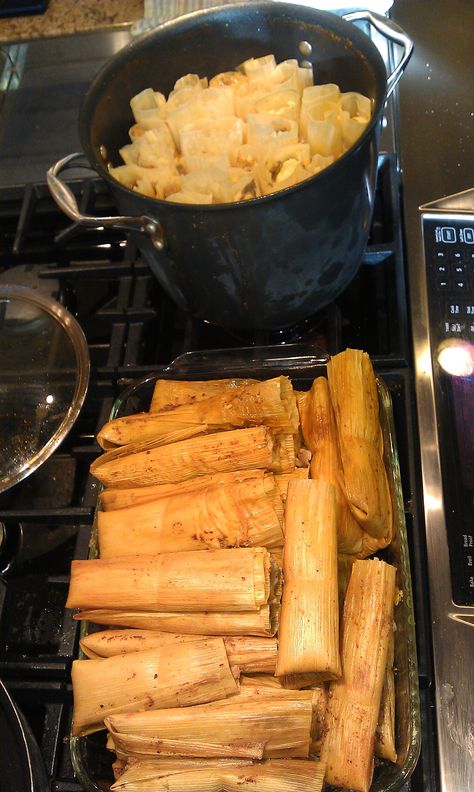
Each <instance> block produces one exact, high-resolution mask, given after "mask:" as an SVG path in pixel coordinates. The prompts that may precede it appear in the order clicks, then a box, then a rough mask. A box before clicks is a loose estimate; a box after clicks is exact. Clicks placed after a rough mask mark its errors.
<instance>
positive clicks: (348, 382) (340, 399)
mask: <svg viewBox="0 0 474 792" xmlns="http://www.w3.org/2000/svg"><path fill="white" fill-rule="evenodd" d="M327 373H328V381H329V389H330V392H331V400H332V404H333V407H334V414H335V417H336V424H337V430H338V437H339V444H340V449H341V461H342V469H343V475H344V490H345V493H346V497H347V499H348V502H349V506H350V508H351V511H352V513H353V515H354V517H355V518H356V520H357V521H358V523H359V524H360V525H361V527H362V528H363V529H364V530H365V531H366V532H367V533H368V534H370V536H372V537H374V538H376V539H381V540H382V541H383V542H384V543H385V546H386V545H388V544H389V543H390V541H391V537H392V503H391V496H390V489H389V485H388V479H387V473H386V470H385V466H384V462H383V438H382V431H381V427H380V421H379V405H378V393H377V384H376V380H375V375H374V371H373V368H372V363H371V361H370V358H369V356H368V354H367V353H366V352H362V351H360V350H357V349H346V351H345V352H341V353H340V354H339V355H335V356H334V357H332V358H331V359H330V360H329V362H328V365H327Z"/></svg>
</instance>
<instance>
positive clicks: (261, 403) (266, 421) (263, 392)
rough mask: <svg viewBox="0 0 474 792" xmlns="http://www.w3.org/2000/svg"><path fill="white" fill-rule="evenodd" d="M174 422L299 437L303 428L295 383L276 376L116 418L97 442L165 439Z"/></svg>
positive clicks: (105, 444) (182, 425) (106, 444)
mask: <svg viewBox="0 0 474 792" xmlns="http://www.w3.org/2000/svg"><path fill="white" fill-rule="evenodd" d="M173 422H176V425H177V427H178V428H179V429H182V428H184V429H185V428H187V427H188V426H189V425H192V424H206V425H207V426H208V428H209V431H216V430H217V431H218V430H223V429H233V428H234V429H235V428H243V427H245V426H260V425H265V426H270V427H272V428H273V429H274V430H275V431H279V432H289V433H291V434H295V433H296V432H297V431H298V428H299V417H298V411H297V409H296V400H295V397H294V395H293V394H292V386H291V383H290V381H289V379H288V377H275V378H274V379H271V380H266V381H264V382H256V383H253V384H250V385H246V386H243V387H239V388H234V389H231V390H226V391H223V392H222V393H219V394H218V395H216V396H211V397H210V398H208V399H204V400H203V401H193V402H189V403H188V404H184V405H180V406H179V407H173V408H171V409H169V408H164V409H163V410H161V411H159V412H152V413H136V414H135V415H127V416H124V417H122V418H114V419H113V420H111V421H109V422H108V423H106V424H105V425H104V426H103V427H102V429H101V430H100V432H99V434H98V436H97V440H98V442H99V444H100V445H101V446H102V447H103V448H105V447H113V446H122V445H127V444H129V443H134V442H138V441H144V440H149V439H152V438H155V437H162V436H164V435H166V434H167V433H168V432H170V431H172V429H173Z"/></svg>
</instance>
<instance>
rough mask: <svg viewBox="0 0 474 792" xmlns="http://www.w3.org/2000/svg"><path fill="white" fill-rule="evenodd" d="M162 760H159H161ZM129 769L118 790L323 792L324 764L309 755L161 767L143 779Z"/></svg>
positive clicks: (114, 786) (142, 791)
mask: <svg viewBox="0 0 474 792" xmlns="http://www.w3.org/2000/svg"><path fill="white" fill-rule="evenodd" d="M157 764H158V763H157ZM138 774H139V770H138V771H137V770H135V769H133V766H132V768H131V770H130V771H128V770H126V771H125V773H124V774H123V775H122V776H121V778H120V779H119V781H118V782H117V783H116V784H114V785H113V787H112V789H113V790H114V792H115V790H117V791H119V790H123V792H165V791H166V792H246V791H247V792H248V790H252V792H255V790H258V792H321V790H322V788H323V783H324V766H323V765H322V764H321V762H315V761H312V760H309V759H288V760H285V759H269V760H267V761H264V762H258V763H257V764H251V765H248V766H245V767H242V766H241V765H234V766H230V765H226V766H220V767H219V766H215V767H202V768H201V769H197V768H196V769H193V770H191V769H187V770H183V771H182V772H179V771H177V772H173V771H172V772H170V771H168V772H167V771H166V770H160V769H159V768H157V771H156V775H155V776H154V777H152V776H150V775H149V774H148V776H147V778H146V779H145V780H144V781H143V782H142V781H140V780H139V779H138V778H137V775H138Z"/></svg>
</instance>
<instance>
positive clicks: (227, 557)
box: [66, 547, 271, 612]
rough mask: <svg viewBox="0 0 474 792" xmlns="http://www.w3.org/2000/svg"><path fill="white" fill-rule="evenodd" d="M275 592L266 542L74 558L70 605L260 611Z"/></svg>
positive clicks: (141, 608)
mask: <svg viewBox="0 0 474 792" xmlns="http://www.w3.org/2000/svg"><path fill="white" fill-rule="evenodd" d="M125 583H126V584H125ZM124 584H125V585H124ZM270 592H271V583H270V557H269V554H268V552H267V551H266V550H265V549H264V548H261V547H256V548H251V547H249V548H237V549H233V550H207V551H206V552H205V553H204V552H193V551H190V552H182V553H163V554H161V555H157V556H147V555H137V556H130V557H127V558H113V559H102V558H98V559H90V560H87V561H73V562H72V565H71V580H70V585H69V594H68V599H67V603H66V607H68V608H81V609H96V608H105V609H113V610H121V609H124V610H126V609H136V610H145V611H146V610H148V611H158V612H159V611H165V612H174V611H178V610H179V611H185V612H186V611H187V612H196V611H205V610H208V611H213V612H214V611H217V612H219V611H225V610H229V611H245V610H249V611H258V610H259V609H260V607H261V606H263V605H266V604H267V603H268V600H269V597H270Z"/></svg>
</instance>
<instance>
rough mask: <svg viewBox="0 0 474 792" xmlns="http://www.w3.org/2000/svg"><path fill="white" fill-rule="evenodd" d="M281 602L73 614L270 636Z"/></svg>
mask: <svg viewBox="0 0 474 792" xmlns="http://www.w3.org/2000/svg"><path fill="white" fill-rule="evenodd" d="M279 614H280V605H279V602H278V599H277V598H276V597H275V599H274V601H273V602H270V604H268V605H262V607H261V608H259V610H257V611H240V612H237V611H221V612H215V613H212V612H209V611H201V612H199V613H184V612H182V611H176V612H174V613H163V612H152V611H132V610H123V611H119V610H111V609H106V608H97V609H93V610H83V611H81V612H80V613H77V614H74V616H73V618H74V619H75V620H76V621H89V622H91V623H92V624H102V625H109V626H112V627H133V628H136V629H139V630H159V631H167V632H171V633H176V632H179V633H185V634H187V635H201V634H204V635H236V636H239V635H254V636H261V637H272V636H274V635H275V633H276V632H277V630H278V623H279Z"/></svg>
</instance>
